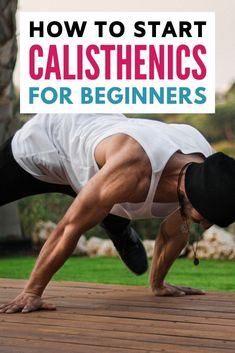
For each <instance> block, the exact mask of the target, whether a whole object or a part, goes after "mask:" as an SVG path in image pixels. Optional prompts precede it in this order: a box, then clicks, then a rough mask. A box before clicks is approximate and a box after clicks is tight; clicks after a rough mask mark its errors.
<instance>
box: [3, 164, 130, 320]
mask: <svg viewBox="0 0 235 353" xmlns="http://www.w3.org/2000/svg"><path fill="white" fill-rule="evenodd" d="M136 183H137V180H136V178H135V177H130V173H129V172H128V165H125V164H123V165H120V166H119V167H118V168H116V166H115V163H114V164H112V163H107V165H105V166H104V167H103V168H102V169H101V170H100V171H99V172H98V173H97V174H96V175H95V176H94V177H93V178H92V179H90V181H89V182H88V183H87V185H86V186H85V187H84V188H83V189H82V191H81V192H80V193H79V195H78V196H77V197H76V199H75V200H74V202H73V203H72V205H71V206H70V208H69V209H68V211H67V212H66V214H65V215H64V217H63V218H62V220H61V221H60V222H59V224H58V225H57V227H56V229H55V230H54V231H53V232H52V233H51V235H50V236H49V238H48V240H47V241H46V243H45V244H44V246H43V248H42V250H41V252H40V254H39V257H38V259H37V262H36V264H35V267H34V269H33V271H32V273H31V276H30V279H29V281H28V283H27V284H26V286H25V288H24V290H23V292H22V293H21V294H20V295H19V296H18V297H17V298H16V299H15V300H13V301H12V302H10V303H9V304H7V305H3V306H1V307H0V312H7V313H12V312H18V311H23V312H28V311H35V310H37V309H40V308H45V309H51V308H52V307H51V306H48V305H46V304H45V303H43V301H42V299H41V295H42V293H43V291H44V289H45V287H46V286H47V284H48V282H49V281H50V279H51V277H52V276H53V275H54V273H55V272H56V271H57V270H58V269H59V268H60V267H61V266H62V265H63V264H64V262H65V261H66V260H67V259H68V257H69V256H70V255H71V254H72V252H73V250H74V248H75V246H76V244H77V241H78V240H79V238H80V236H81V234H82V233H83V232H85V231H86V230H88V229H90V228H92V227H93V226H94V225H96V224H98V223H99V222H101V221H102V220H103V218H104V217H105V216H106V215H107V214H108V213H109V211H110V210H111V208H112V207H113V205H114V204H115V203H119V202H124V201H126V199H128V198H129V197H131V196H132V194H133V193H134V192H135V190H136V186H137V185H136Z"/></svg>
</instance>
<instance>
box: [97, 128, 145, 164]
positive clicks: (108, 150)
mask: <svg viewBox="0 0 235 353" xmlns="http://www.w3.org/2000/svg"><path fill="white" fill-rule="evenodd" d="M95 158H96V162H97V163H98V165H99V166H100V167H102V166H103V165H104V164H105V163H106V162H112V161H115V162H116V163H120V164H132V165H133V164H135V163H138V164H139V168H145V167H146V165H147V164H149V166H150V162H149V158H148V156H147V154H146V153H145V151H144V150H143V148H142V146H141V145H140V144H139V143H138V142H137V141H136V140H135V139H133V138H132V137H130V136H128V135H126V134H122V133H120V134H115V135H112V136H110V137H107V138H106V139H104V140H103V141H101V142H100V143H99V144H98V146H97V147H96V151H95Z"/></svg>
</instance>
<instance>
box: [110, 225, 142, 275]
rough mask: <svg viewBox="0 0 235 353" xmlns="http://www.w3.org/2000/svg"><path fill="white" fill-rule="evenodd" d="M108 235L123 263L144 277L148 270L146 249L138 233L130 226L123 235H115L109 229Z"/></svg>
mask: <svg viewBox="0 0 235 353" xmlns="http://www.w3.org/2000/svg"><path fill="white" fill-rule="evenodd" d="M103 228H104V229H105V231H106V233H107V234H108V236H109V238H110V239H111V240H112V242H113V244H114V246H115V248H116V250H117V251H118V253H119V255H120V257H121V259H122V261H123V262H124V263H125V264H126V266H127V267H128V268H129V269H130V270H131V271H132V272H134V273H135V274H136V275H142V274H143V273H144V272H146V271H147V269H148V259H147V255H146V252H145V248H144V246H143V244H142V241H141V240H140V238H139V236H138V234H137V233H136V231H135V230H134V229H133V228H132V227H131V226H130V225H128V226H127V227H126V228H125V229H124V231H122V233H117V234H113V233H111V232H110V231H109V230H107V228H105V227H104V226H103Z"/></svg>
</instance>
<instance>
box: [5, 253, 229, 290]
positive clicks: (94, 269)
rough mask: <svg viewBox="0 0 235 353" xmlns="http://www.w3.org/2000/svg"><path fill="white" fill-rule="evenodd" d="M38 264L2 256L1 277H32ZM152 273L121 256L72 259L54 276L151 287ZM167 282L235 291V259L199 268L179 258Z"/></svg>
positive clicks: (206, 263) (202, 262)
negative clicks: (140, 271) (137, 270)
mask: <svg viewBox="0 0 235 353" xmlns="http://www.w3.org/2000/svg"><path fill="white" fill-rule="evenodd" d="M34 263H35V258H34V257H22V256H19V257H10V258H9V257H7V258H0V277H2V278H28V276H29V274H30V272H31V269H32V267H33V265H34ZM148 276H149V274H148V273H146V274H144V275H142V276H135V275H134V274H132V273H131V272H130V271H128V269H127V268H126V267H125V266H124V265H123V263H122V262H121V261H120V260H119V259H118V258H111V257H105V258H104V257H93V258H87V257H82V258H77V257H72V258H70V259H69V260H68V261H67V262H66V263H65V265H64V266H63V267H62V269H61V270H60V271H59V272H58V273H57V274H56V275H55V276H54V278H53V279H54V280H56V281H79V282H96V283H113V284H126V285H142V286H146V287H147V286H148ZM167 281H168V282H170V283H174V284H178V285H180V284H181V285H188V286H194V287H198V288H203V289H205V290H210V291H211V290H216V291H235V283H234V262H232V261H221V260H200V265H199V266H197V267H195V266H194V265H193V263H192V260H189V259H178V260H177V261H176V262H175V264H174V265H173V267H172V269H171V270H170V273H169V275H168V276H167Z"/></svg>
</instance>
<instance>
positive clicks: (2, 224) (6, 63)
mask: <svg viewBox="0 0 235 353" xmlns="http://www.w3.org/2000/svg"><path fill="white" fill-rule="evenodd" d="M16 9H17V0H1V1H0V143H3V142H4V141H5V140H6V139H7V138H8V137H9V135H10V134H11V133H12V126H13V123H14V113H13V112H14V86H13V80H12V75H13V70H14V66H15V62H16V55H17V42H16V20H15V15H16ZM21 236H22V235H21V228H20V221H19V216H18V211H17V206H16V204H15V203H12V204H9V205H6V206H3V207H1V208H0V237H1V238H6V237H7V238H9V237H14V238H18V239H19V237H21Z"/></svg>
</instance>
